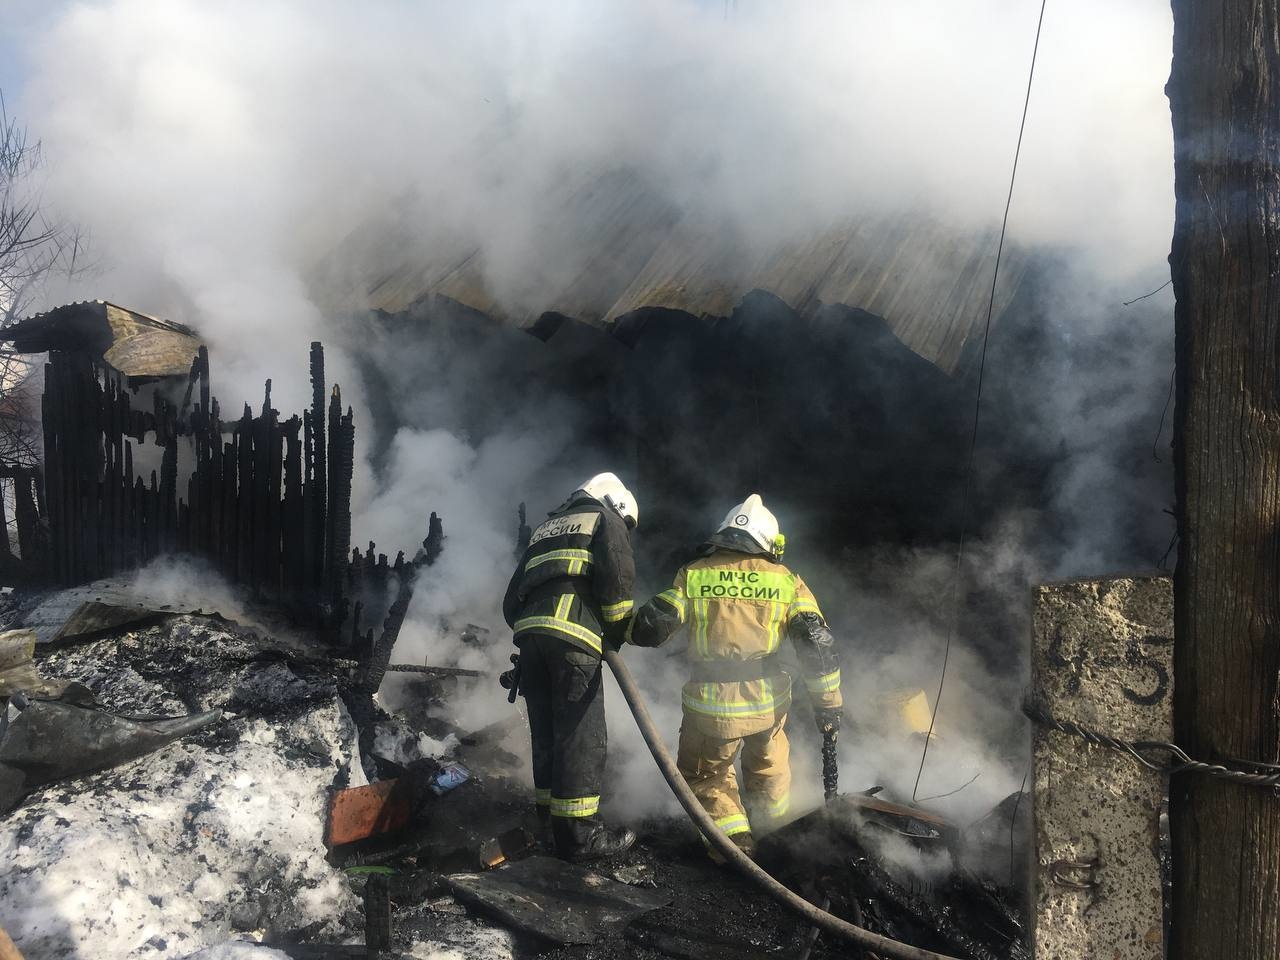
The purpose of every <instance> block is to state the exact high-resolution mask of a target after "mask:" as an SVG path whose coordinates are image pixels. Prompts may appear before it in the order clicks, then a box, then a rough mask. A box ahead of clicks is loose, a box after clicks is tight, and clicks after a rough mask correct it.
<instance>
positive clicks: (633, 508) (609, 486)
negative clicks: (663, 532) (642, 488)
mask: <svg viewBox="0 0 1280 960" xmlns="http://www.w3.org/2000/svg"><path fill="white" fill-rule="evenodd" d="M578 490H580V491H582V492H583V493H585V494H586V495H587V496H589V497H591V498H592V499H593V500H599V501H600V502H601V503H603V504H604V505H605V506H606V507H609V508H610V509H611V510H613V512H614V513H616V514H617V515H618V516H620V517H621V518H622V519H623V520H624V521H625V522H626V524H627V527H628V528H629V529H631V530H634V529H635V528H636V525H637V524H638V523H639V522H640V507H639V506H638V505H637V504H636V498H635V497H634V496H633V495H632V493H631V491H630V490H628V489H627V488H626V486H625V485H624V484H623V483H622V481H621V480H619V479H618V476H617V474H613V473H597V474H596V475H595V476H594V477H592V478H591V479H590V480H588V481H587V482H586V483H584V484H582V485H581V486H579V487H578Z"/></svg>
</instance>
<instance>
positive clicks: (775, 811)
mask: <svg viewBox="0 0 1280 960" xmlns="http://www.w3.org/2000/svg"><path fill="white" fill-rule="evenodd" d="M790 809H791V794H790V792H788V793H784V794H783V795H782V796H780V797H779V798H778V799H777V800H775V801H773V803H771V804H769V816H771V817H773V818H774V819H777V818H778V817H785V816H786V815H787V811H788V810H790Z"/></svg>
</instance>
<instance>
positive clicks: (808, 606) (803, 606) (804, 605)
mask: <svg viewBox="0 0 1280 960" xmlns="http://www.w3.org/2000/svg"><path fill="white" fill-rule="evenodd" d="M802 613H816V614H817V615H818V616H822V611H821V610H819V609H818V603H817V601H816V600H814V599H813V597H796V600H795V603H793V604H791V607H790V608H789V609H788V610H787V619H788V620H790V619H791V618H792V617H798V616H799V615H800V614H802Z"/></svg>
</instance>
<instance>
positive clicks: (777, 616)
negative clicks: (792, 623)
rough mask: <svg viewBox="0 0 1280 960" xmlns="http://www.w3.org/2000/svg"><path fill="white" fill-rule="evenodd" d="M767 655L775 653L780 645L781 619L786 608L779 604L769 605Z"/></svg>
mask: <svg viewBox="0 0 1280 960" xmlns="http://www.w3.org/2000/svg"><path fill="white" fill-rule="evenodd" d="M769 607H770V609H769V651H768V652H769V653H774V652H776V651H777V649H778V647H780V646H781V645H782V629H781V628H782V617H783V614H785V613H786V612H787V608H786V607H784V606H783V605H782V604H780V603H773V604H770V605H769Z"/></svg>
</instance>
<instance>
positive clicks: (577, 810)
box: [551, 796, 600, 817]
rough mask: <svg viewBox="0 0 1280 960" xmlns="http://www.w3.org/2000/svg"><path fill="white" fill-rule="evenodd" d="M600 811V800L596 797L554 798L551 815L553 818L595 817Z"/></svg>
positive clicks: (552, 799)
mask: <svg viewBox="0 0 1280 960" xmlns="http://www.w3.org/2000/svg"><path fill="white" fill-rule="evenodd" d="M599 811H600V798H599V797H598V796H596V797H552V798H551V815H552V816H553V817H594V816H595V815H596V814H597V813H598V812H599Z"/></svg>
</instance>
